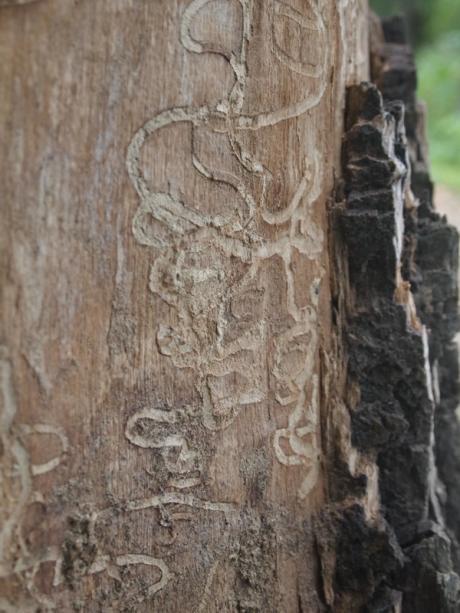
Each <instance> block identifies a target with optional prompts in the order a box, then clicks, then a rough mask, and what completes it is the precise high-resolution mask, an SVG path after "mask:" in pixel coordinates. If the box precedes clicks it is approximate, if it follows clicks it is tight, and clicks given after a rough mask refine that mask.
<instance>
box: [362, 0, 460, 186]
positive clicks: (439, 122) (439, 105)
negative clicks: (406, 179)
mask: <svg viewBox="0 0 460 613" xmlns="http://www.w3.org/2000/svg"><path fill="white" fill-rule="evenodd" d="M370 4H371V6H372V8H374V10H376V11H377V12H378V13H380V14H381V15H390V14H394V13H405V14H406V15H407V18H408V21H409V28H410V32H411V37H412V40H413V41H414V43H415V45H416V48H417V66H418V83H419V96H420V98H421V99H423V100H425V101H426V103H427V104H428V135H429V141H430V153H431V161H432V170H433V176H434V178H435V180H436V181H438V182H440V183H443V184H445V185H449V186H451V187H454V188H457V189H459V190H460V0H371V2H370Z"/></svg>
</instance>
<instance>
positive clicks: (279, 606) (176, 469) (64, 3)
mask: <svg viewBox="0 0 460 613" xmlns="http://www.w3.org/2000/svg"><path fill="white" fill-rule="evenodd" d="M366 31H367V26H366V10H365V5H364V4H362V3H360V2H355V1H354V0H350V1H342V2H336V0H327V1H326V0H321V1H318V2H316V1H313V0H312V1H308V0H289V2H278V1H273V2H271V1H270V2H268V1H267V2H265V1H263V2H262V0H259V1H251V0H240V1H237V0H233V1H230V0H229V1H224V0H214V1H210V2H205V1H200V0H195V1H193V2H190V1H185V0H181V1H179V0H150V1H148V0H105V1H97V2H95V1H92V0H79V1H73V0H41V1H39V2H36V3H32V4H30V5H27V6H14V7H13V6H10V7H5V8H1V9H0V75H1V76H0V78H1V91H0V105H1V106H0V112H1V122H2V139H1V153H0V156H1V168H2V171H1V175H2V182H1V185H2V196H1V198H2V203H1V209H2V227H1V238H2V260H1V275H2V277H1V282H2V327H1V329H0V331H1V339H0V340H1V344H2V355H1V368H2V370H1V381H2V390H3V396H2V398H3V413H2V421H1V428H2V441H3V458H2V481H1V487H2V490H3V492H2V495H3V499H2V502H1V516H2V517H1V518H2V521H3V527H2V533H1V541H0V546H1V548H2V549H1V555H2V558H1V563H0V577H1V579H0V581H1V583H0V594H1V597H2V598H3V600H2V601H1V602H2V603H3V606H4V607H6V608H7V607H8V606H19V605H18V603H20V606H21V607H22V608H21V610H24V611H26V610H31V611H32V610H37V606H39V605H41V606H42V607H43V608H44V609H45V610H47V609H49V610H52V609H53V608H55V609H56V610H58V611H71V610H83V611H110V610H117V611H118V610H120V611H122V610H135V611H152V610H153V611H162V612H163V611H164V612H166V611H217V610H218V611H236V610H251V611H252V610H257V611H259V610H260V611H284V612H289V611H297V610H300V607H302V610H303V611H316V610H319V608H318V606H319V605H318V596H317V594H316V590H317V575H318V568H317V562H316V560H317V558H316V555H315V552H314V535H313V531H312V529H311V524H310V520H311V517H312V514H313V513H314V512H315V511H316V510H318V509H320V508H321V507H322V506H323V505H324V504H325V503H326V502H327V500H326V495H325V487H324V485H325V479H326V476H325V475H324V474H323V472H322V454H323V449H322V446H321V428H320V424H321V421H322V419H324V418H325V415H326V414H327V411H328V410H330V407H328V406H327V402H326V398H325V397H324V380H322V377H323V375H324V373H322V371H321V360H320V355H327V353H328V352H329V351H330V336H331V306H330V278H329V277H330V273H329V268H330V264H329V256H328V245H327V235H328V227H327V200H328V198H329V197H330V195H331V193H332V190H333V187H334V178H335V177H338V176H339V174H340V168H339V156H340V143H341V134H342V124H341V122H342V114H343V105H344V90H345V84H346V83H347V82H348V83H351V82H356V81H359V80H361V79H363V78H365V77H366V75H367V71H368V67H367V41H366ZM322 390H323V391H322ZM8 603H9V604H8ZM12 610H15V609H14V608H13V609H12Z"/></svg>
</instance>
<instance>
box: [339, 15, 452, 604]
mask: <svg viewBox="0 0 460 613" xmlns="http://www.w3.org/2000/svg"><path fill="white" fill-rule="evenodd" d="M375 32H377V36H376V37H375ZM372 60H373V61H372V64H373V69H374V74H373V77H374V79H375V81H376V83H377V84H378V85H379V87H380V88H381V92H380V91H379V90H378V89H377V87H376V86H375V85H371V84H366V83H363V84H361V85H360V86H356V87H353V88H351V89H350V90H349V98H348V110H347V132H346V134H345V138H344V147H343V160H344V175H345V194H346V206H345V208H344V209H343V210H341V211H340V210H339V211H338V214H337V220H338V225H339V227H340V232H341V234H342V236H343V240H344V241H345V244H346V245H347V250H348V258H349V266H348V268H349V275H350V291H349V293H350V295H349V298H348V312H347V315H346V318H347V324H346V344H347V347H348V372H349V377H350V380H351V382H353V383H352V384H356V383H357V384H358V386H359V390H358V392H357V393H356V394H355V395H354V397H355V399H354V401H353V402H352V403H351V405H350V409H351V441H352V444H353V445H354V446H355V447H356V448H357V449H358V450H359V451H360V453H362V454H363V455H364V456H365V457H366V458H368V459H369V460H370V461H373V462H375V463H376V465H377V467H378V475H379V477H378V493H379V495H380V501H381V511H380V512H381V515H382V521H383V522H384V526H383V528H382V529H381V530H375V528H372V527H371V525H370V524H369V520H365V518H364V515H363V509H362V508H361V507H359V506H355V507H352V508H351V509H347V510H346V511H345V512H344V515H343V516H342V517H341V518H340V519H339V520H338V528H337V530H338V533H337V534H338V537H337V538H338V541H337V564H336V571H335V585H336V589H337V592H338V593H339V594H341V604H340V606H339V610H348V609H346V607H347V606H351V604H350V603H351V602H354V603H355V604H354V605H353V606H352V608H353V607H355V606H357V605H356V603H359V602H360V603H361V606H363V607H364V609H365V610H369V611H390V610H396V609H397V610H402V611H404V612H408V613H411V612H414V613H416V612H422V611H442V612H452V613H454V612H456V611H458V610H460V579H459V576H458V572H459V570H460V568H459V565H458V556H459V549H458V542H457V540H458V536H459V533H458V526H459V524H458V516H459V512H460V507H459V506H458V501H459V496H458V491H459V485H458V480H459V476H460V462H459V454H458V451H457V448H458V445H459V440H460V438H459V435H460V428H459V422H458V419H457V417H456V415H455V409H456V407H457V406H458V400H459V394H458V384H457V377H458V366H457V364H458V355H457V351H456V349H455V348H454V345H453V336H454V334H455V333H456V331H457V330H458V314H457V308H458V307H457V301H458V287H457V273H458V236H457V232H456V231H455V229H454V228H452V227H451V226H449V225H448V224H447V222H446V220H445V219H442V218H441V217H440V216H439V215H438V214H437V213H436V212H435V210H434V206H433V201H432V186H431V182H430V180H429V176H428V170H427V161H426V158H425V150H426V147H425V143H424V141H423V140H422V139H423V114H422V111H421V108H420V107H418V106H417V103H416V99H415V86H416V79H415V68H414V64H413V58H412V53H411V50H410V48H409V47H408V46H407V43H406V40H405V36H404V24H403V23H401V22H400V21H398V20H391V21H389V22H386V23H384V28H383V32H382V33H380V32H379V29H378V27H376V26H375V25H374V41H373V57H372ZM372 530H374V532H372ZM343 603H347V605H344V604H343ZM344 607H345V608H344ZM353 610H355V609H354V608H353Z"/></svg>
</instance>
